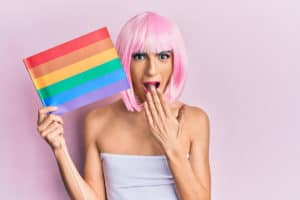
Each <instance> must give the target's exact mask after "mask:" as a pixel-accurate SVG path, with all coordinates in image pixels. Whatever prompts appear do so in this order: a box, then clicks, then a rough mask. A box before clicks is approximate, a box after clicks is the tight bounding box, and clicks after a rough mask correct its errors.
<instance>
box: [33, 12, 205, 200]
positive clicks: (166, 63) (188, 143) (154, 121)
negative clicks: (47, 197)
mask: <svg viewBox="0 0 300 200" xmlns="http://www.w3.org/2000/svg"><path fill="white" fill-rule="evenodd" d="M116 48H117V51H118V54H119V56H120V59H121V60H122V63H123V66H124V69H125V72H126V74H127V77H128V80H129V82H130V84H131V88H132V89H130V90H127V91H124V92H122V99H120V100H119V101H116V102H114V103H113V104H111V105H108V106H104V107H100V108H96V109H94V110H92V111H90V112H89V113H88V114H87V115H86V117H85V120H84V141H85V155H86V156H85V162H84V170H83V177H81V175H80V174H79V173H78V171H77V169H76V167H75V165H74V163H73V162H72V160H71V158H70V155H69V153H68V150H67V146H66V143H65V140H64V136H63V134H64V130H63V120H62V118H61V117H60V116H57V115H54V114H50V115H48V114H47V113H48V112H51V111H54V110H55V109H56V108H55V107H44V108H41V109H39V116H38V118H39V119H38V131H39V133H40V134H41V136H42V137H43V138H45V140H46V141H47V142H48V143H49V145H50V146H51V148H52V150H53V152H54V154H55V158H56V160H57V163H58V166H59V169H60V173H61V175H62V178H63V181H64V184H65V186H66V189H67V191H68V193H69V195H70V196H71V198H72V199H85V200H94V199H95V200H96V199H97V200H105V199H108V200H122V199H129V200H135V199H144V200H145V199H164V200H173V199H184V200H193V199H195V200H196V199H197V200H209V199H210V196H211V192H210V191H211V179H210V166H209V119H208V115H207V114H206V113H205V111H204V110H202V109H201V108H198V107H195V106H190V105H186V104H184V103H182V102H179V101H178V97H179V96H180V94H181V92H182V89H183V86H184V81H185V77H186V69H185V67H186V56H185V50H184V44H183V40H182V38H181V35H180V32H179V30H178V28H177V26H176V24H174V23H172V22H171V21H169V20H168V19H166V18H165V17H162V16H160V15H158V14H155V13H153V12H144V13H141V14H139V15H137V16H135V17H133V18H132V19H130V20H129V21H128V22H127V23H126V24H125V25H124V26H123V28H122V30H121V32H120V34H119V36H118V39H117V42H116Z"/></svg>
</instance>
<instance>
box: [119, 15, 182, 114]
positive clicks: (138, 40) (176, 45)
mask: <svg viewBox="0 0 300 200" xmlns="http://www.w3.org/2000/svg"><path fill="white" fill-rule="evenodd" d="M115 47H116V49H117V52H118V55H119V57H120V59H121V62H122V64H123V67H124V70H125V73H126V76H127V78H128V81H129V83H130V89H128V90H125V91H123V92H121V96H122V100H123V102H124V104H125V106H126V108H127V110H128V111H131V112H134V111H138V112H140V111H141V110H142V109H143V104H142V103H141V102H138V99H137V98H136V96H135V94H134V91H133V86H132V81H131V75H130V62H131V58H132V54H133V53H136V52H155V53H158V52H161V51H165V50H171V51H172V53H173V69H172V74H171V77H170V79H169V81H168V84H167V87H166V90H165V98H166V100H167V101H168V102H169V103H172V102H174V101H175V100H176V99H178V98H179V96H180V95H181V93H182V90H183V87H184V83H185V80H186V65H187V56H186V51H185V46H184V42H183V39H182V36H181V33H180V31H179V28H178V27H177V25H176V24H175V23H174V22H172V21H170V20H168V19H167V18H165V17H163V16H161V15H158V14H156V13H153V12H143V13H141V14H138V15H136V16H134V17H132V18H131V19H129V20H128V22H127V23H125V25H124V26H123V27H122V29H121V31H120V33H119V35H118V38H117V41H116V44H115Z"/></svg>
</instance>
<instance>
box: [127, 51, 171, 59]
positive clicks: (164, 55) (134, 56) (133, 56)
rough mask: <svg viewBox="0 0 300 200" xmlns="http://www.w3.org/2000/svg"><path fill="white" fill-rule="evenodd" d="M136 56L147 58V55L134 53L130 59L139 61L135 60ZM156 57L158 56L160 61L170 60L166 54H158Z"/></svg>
mask: <svg viewBox="0 0 300 200" xmlns="http://www.w3.org/2000/svg"><path fill="white" fill-rule="evenodd" d="M138 56H147V54H145V53H135V54H133V55H132V58H133V59H135V60H140V59H138V58H137V57H138ZM158 56H159V59H160V60H166V59H168V58H170V55H169V54H166V53H160V54H158ZM162 57H164V58H165V59H164V58H162Z"/></svg>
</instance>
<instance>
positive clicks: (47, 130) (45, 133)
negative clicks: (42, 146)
mask: <svg viewBox="0 0 300 200" xmlns="http://www.w3.org/2000/svg"><path fill="white" fill-rule="evenodd" d="M57 127H58V124H57V123H56V122H53V123H52V124H51V125H50V126H49V127H47V129H45V130H44V131H41V136H42V137H46V136H47V135H48V134H49V133H50V132H52V131H54V130H55V129H56V128H57Z"/></svg>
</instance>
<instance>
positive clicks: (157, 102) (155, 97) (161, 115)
mask: <svg viewBox="0 0 300 200" xmlns="http://www.w3.org/2000/svg"><path fill="white" fill-rule="evenodd" d="M151 95H152V99H153V102H154V106H155V108H156V111H157V113H158V115H159V118H160V119H161V120H162V121H163V122H164V121H165V118H166V114H165V112H164V111H163V108H162V105H161V101H160V99H159V97H158V94H157V90H156V89H155V87H153V86H152V87H151Z"/></svg>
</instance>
